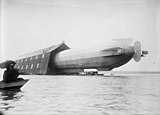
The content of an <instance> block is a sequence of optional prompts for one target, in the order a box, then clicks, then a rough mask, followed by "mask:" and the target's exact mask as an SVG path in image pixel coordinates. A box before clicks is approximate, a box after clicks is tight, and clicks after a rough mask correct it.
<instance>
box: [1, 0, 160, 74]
mask: <svg viewBox="0 0 160 115" xmlns="http://www.w3.org/2000/svg"><path fill="white" fill-rule="evenodd" d="M114 38H133V39H134V41H137V40H138V41H140V42H141V43H142V49H144V50H148V51H149V54H148V55H147V57H145V58H143V59H142V60H141V61H140V62H138V63H137V62H135V61H134V60H133V59H132V60H131V61H130V62H129V63H128V64H126V65H124V66H122V67H120V68H118V69H115V70H123V71H125V70H140V71H159V70H160V47H159V45H160V1H159V0H1V61H2V60H6V59H14V58H16V57H18V56H20V55H23V54H26V53H29V52H32V51H35V50H39V49H42V48H45V47H49V46H52V45H55V44H59V43H61V42H62V41H65V43H66V44H67V45H68V46H69V47H70V48H72V49H84V48H86V49H87V48H88V47H95V46H97V45H101V44H108V43H109V41H110V40H111V39H114Z"/></svg>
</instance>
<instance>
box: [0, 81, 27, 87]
mask: <svg viewBox="0 0 160 115" xmlns="http://www.w3.org/2000/svg"><path fill="white" fill-rule="evenodd" d="M28 80H29V79H24V80H18V81H15V82H11V83H4V82H2V81H1V82H0V89H20V88H21V87H22V86H23V85H24V84H26V83H27V82H28Z"/></svg>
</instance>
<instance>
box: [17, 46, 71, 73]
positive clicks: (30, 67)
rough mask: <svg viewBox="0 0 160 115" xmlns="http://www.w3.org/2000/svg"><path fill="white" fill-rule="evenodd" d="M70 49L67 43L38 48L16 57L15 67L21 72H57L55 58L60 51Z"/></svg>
mask: <svg viewBox="0 0 160 115" xmlns="http://www.w3.org/2000/svg"><path fill="white" fill-rule="evenodd" d="M67 49H70V48H69V47H68V46H67V45H66V44H65V43H61V44H58V45H54V46H51V47H48V48H45V49H42V50H38V51H35V52H32V53H28V54H26V55H23V56H20V57H19V58H18V59H16V60H15V61H16V65H15V68H17V69H18V70H19V72H20V74H38V75H45V74H56V73H57V68H56V67H55V66H54V64H52V63H54V62H53V60H54V58H55V55H56V54H57V53H58V52H61V51H63V50H67Z"/></svg>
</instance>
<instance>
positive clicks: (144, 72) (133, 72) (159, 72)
mask: <svg viewBox="0 0 160 115" xmlns="http://www.w3.org/2000/svg"><path fill="white" fill-rule="evenodd" d="M113 73H118V74H121V73H123V74H160V71H113Z"/></svg>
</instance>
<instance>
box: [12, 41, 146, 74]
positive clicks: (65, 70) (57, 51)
mask: <svg viewBox="0 0 160 115" xmlns="http://www.w3.org/2000/svg"><path fill="white" fill-rule="evenodd" d="M118 41H119V42H121V43H122V41H126V40H118ZM122 44H123V43H122ZM122 44H121V45H120V44H119V45H116V46H109V47H101V48H97V49H94V48H93V49H90V50H82V51H79V50H72V49H71V48H69V47H68V46H67V45H66V44H65V43H64V42H62V43H61V44H58V45H53V46H51V47H48V48H44V49H41V50H38V51H34V52H31V53H28V54H25V55H22V56H19V57H18V58H17V59H16V60H15V61H16V65H15V68H17V69H18V70H19V72H20V73H21V74H37V75H55V74H78V73H80V72H83V71H84V69H97V70H98V71H111V70H113V69H114V68H117V67H120V66H122V65H124V64H126V63H128V62H129V61H130V60H131V59H132V58H133V59H134V60H135V61H136V62H139V61H140V60H141V57H145V56H146V55H147V54H148V51H142V50H141V43H140V42H139V41H136V42H134V44H133V45H129V44H127V45H126V44H125V45H124V44H123V45H122Z"/></svg>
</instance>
